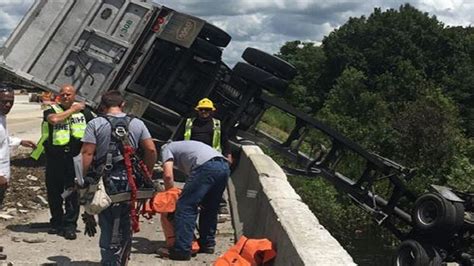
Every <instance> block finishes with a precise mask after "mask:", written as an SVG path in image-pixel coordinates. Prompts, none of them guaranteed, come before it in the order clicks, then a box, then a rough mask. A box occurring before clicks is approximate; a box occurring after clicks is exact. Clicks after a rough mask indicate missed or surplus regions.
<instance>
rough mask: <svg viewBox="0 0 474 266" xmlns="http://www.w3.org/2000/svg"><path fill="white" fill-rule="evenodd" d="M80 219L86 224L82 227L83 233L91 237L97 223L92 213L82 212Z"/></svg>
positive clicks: (95, 231)
mask: <svg viewBox="0 0 474 266" xmlns="http://www.w3.org/2000/svg"><path fill="white" fill-rule="evenodd" d="M82 221H83V222H84V224H85V225H86V228H85V229H84V235H88V236H90V237H93V236H94V235H95V234H96V233H97V229H96V226H97V223H96V222H95V218H94V215H91V214H88V213H83V214H82Z"/></svg>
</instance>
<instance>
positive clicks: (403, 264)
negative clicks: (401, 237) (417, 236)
mask: <svg viewBox="0 0 474 266" xmlns="http://www.w3.org/2000/svg"><path fill="white" fill-rule="evenodd" d="M441 264H442V258H441V256H440V255H439V253H438V252H437V251H436V250H435V249H434V248H433V247H432V246H429V245H422V244H421V243H419V242H418V241H415V240H411V239H409V240H405V241H403V242H402V243H401V244H400V246H399V247H398V249H397V252H396V255H395V262H394V265H396V266H425V265H429V266H440V265H441Z"/></svg>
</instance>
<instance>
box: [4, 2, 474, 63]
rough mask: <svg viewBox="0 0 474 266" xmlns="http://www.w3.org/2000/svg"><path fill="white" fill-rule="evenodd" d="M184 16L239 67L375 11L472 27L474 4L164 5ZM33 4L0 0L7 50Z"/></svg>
mask: <svg viewBox="0 0 474 266" xmlns="http://www.w3.org/2000/svg"><path fill="white" fill-rule="evenodd" d="M155 2H157V3H160V4H163V5H166V6H168V7H171V8H173V9H176V10H178V11H180V12H184V13H188V14H191V15H195V16H198V17H201V18H203V19H205V20H207V21H209V22H211V23H213V24H214V25H216V26H218V27H220V28H222V29H223V30H225V31H227V32H228V33H229V34H230V35H231V36H232V37H233V39H232V42H231V44H230V45H229V46H228V47H227V48H226V49H225V50H224V61H226V62H227V63H229V64H230V65H233V64H234V63H235V62H236V61H238V60H240V55H241V54H242V52H243V50H244V49H245V48H246V47H248V46H252V47H256V48H259V49H262V50H265V51H267V52H269V53H276V52H278V49H279V47H281V45H283V44H284V43H285V42H287V41H292V40H303V41H313V42H318V43H319V42H320V41H321V40H322V39H323V38H324V36H325V35H327V34H329V33H330V32H331V31H332V30H333V29H334V28H337V27H339V26H341V25H342V24H344V23H345V22H346V21H347V19H348V18H349V17H359V16H362V15H366V16H367V15H369V14H370V13H371V12H372V11H373V9H374V8H375V7H380V8H381V9H382V10H385V9H387V8H395V9H397V8H398V7H400V6H401V5H403V4H405V3H406V2H408V3H409V4H411V5H413V6H415V7H416V8H418V9H420V10H422V11H424V12H429V13H430V14H431V15H436V17H437V18H438V19H439V20H441V21H442V22H443V23H445V24H446V25H462V26H468V25H472V24H473V21H474V1H473V0H366V1H361V0H332V1H327V0H232V1H227V0H158V1H155ZM32 3H33V0H0V44H2V43H3V42H4V41H5V40H6V38H7V36H8V34H10V32H11V31H12V29H13V28H14V26H15V25H16V24H17V23H18V22H19V20H20V19H21V16H22V15H23V14H24V13H25V12H26V10H27V9H28V7H29V6H31V4H32Z"/></svg>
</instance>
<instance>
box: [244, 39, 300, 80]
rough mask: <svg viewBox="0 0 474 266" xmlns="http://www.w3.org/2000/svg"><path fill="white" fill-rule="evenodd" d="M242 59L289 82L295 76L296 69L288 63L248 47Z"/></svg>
mask: <svg viewBox="0 0 474 266" xmlns="http://www.w3.org/2000/svg"><path fill="white" fill-rule="evenodd" d="M242 58H243V59H244V60H245V61H247V62H248V63H250V64H252V65H254V66H257V67H259V68H261V69H263V70H265V71H267V72H270V73H272V74H273V75H275V76H277V77H279V78H282V79H286V80H290V79H293V78H294V77H295V76H296V68H295V67H294V66H292V65H291V64H290V63H288V62H286V61H285V60H282V59H280V58H278V57H276V56H273V55H270V54H267V53H265V52H263V51H260V50H258V49H255V48H252V47H248V48H247V49H245V51H244V53H243V54H242Z"/></svg>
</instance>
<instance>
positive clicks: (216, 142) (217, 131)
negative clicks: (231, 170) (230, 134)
mask: <svg viewBox="0 0 474 266" xmlns="http://www.w3.org/2000/svg"><path fill="white" fill-rule="evenodd" d="M195 119H196V118H188V119H186V127H185V130H184V140H190V139H191V130H192V128H193V122H194V120H195ZM212 122H213V125H214V126H213V135H212V147H213V148H214V149H215V150H217V151H218V152H221V151H222V148H221V121H220V120H219V119H215V118H213V119H212Z"/></svg>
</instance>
